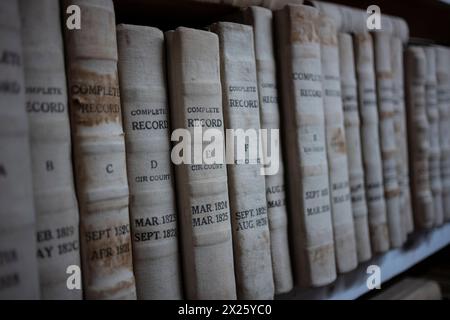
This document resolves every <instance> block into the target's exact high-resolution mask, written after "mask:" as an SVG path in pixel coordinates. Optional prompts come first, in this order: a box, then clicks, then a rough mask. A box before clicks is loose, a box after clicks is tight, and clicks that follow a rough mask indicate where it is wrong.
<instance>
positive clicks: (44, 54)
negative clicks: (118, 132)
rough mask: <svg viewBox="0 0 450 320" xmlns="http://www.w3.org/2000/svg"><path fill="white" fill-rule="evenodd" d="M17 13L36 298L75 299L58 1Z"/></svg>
mask: <svg viewBox="0 0 450 320" xmlns="http://www.w3.org/2000/svg"><path fill="white" fill-rule="evenodd" d="M20 13H21V20H22V39H23V41H22V42H23V48H24V67H25V86H26V88H25V93H26V109H27V113H28V120H29V124H30V132H31V133H32V134H30V140H31V141H30V143H31V160H32V173H33V189H34V203H35V206H36V219H37V228H36V232H37V241H38V248H37V256H38V262H39V275H40V284H41V297H42V298H43V299H51V300H52V299H81V297H82V291H81V290H79V289H78V290H77V289H73V290H69V289H68V288H67V284H66V281H67V274H66V269H67V268H68V267H69V266H71V265H76V266H79V265H80V250H79V248H80V246H79V230H78V223H79V221H78V220H79V217H78V203H77V200H76V197H75V189H74V181H73V170H72V157H71V156H72V154H71V151H72V150H71V149H72V148H71V138H70V125H69V112H68V109H67V85H66V73H65V66H64V48H63V43H62V33H61V21H60V16H59V14H60V11H59V3H58V2H57V1H51V0H38V1H29V0H21V1H20Z"/></svg>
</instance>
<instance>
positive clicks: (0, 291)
mask: <svg viewBox="0 0 450 320" xmlns="http://www.w3.org/2000/svg"><path fill="white" fill-rule="evenodd" d="M20 30H21V26H20V16H19V6H18V1H16V0H6V1H1V2H0V190H1V191H0V203H1V205H0V300H5V299H8V300H9V299H38V298H39V296H40V294H39V273H38V263H37V258H36V229H35V227H36V226H35V221H36V220H35V208H34V203H33V187H32V186H33V184H32V174H31V155H30V145H29V138H28V119H27V115H26V111H25V110H26V109H25V85H24V77H23V56H22V43H21V40H22V38H21V33H20V32H21V31H20Z"/></svg>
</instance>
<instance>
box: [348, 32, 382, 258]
mask: <svg viewBox="0 0 450 320" xmlns="http://www.w3.org/2000/svg"><path fill="white" fill-rule="evenodd" d="M354 46H355V66H356V74H357V80H358V104H359V112H360V116H361V143H362V154H363V164H364V173H365V175H364V179H365V190H366V200H367V209H368V216H369V231H370V240H371V244H372V251H373V252H374V253H381V252H385V251H387V250H388V249H389V233H388V227H387V217H386V203H385V200H384V185H383V169H382V160H381V150H380V136H379V131H378V124H379V123H378V122H379V121H378V111H377V95H376V85H375V71H374V58H373V42H372V37H371V36H370V34H368V33H358V34H355V35H354Z"/></svg>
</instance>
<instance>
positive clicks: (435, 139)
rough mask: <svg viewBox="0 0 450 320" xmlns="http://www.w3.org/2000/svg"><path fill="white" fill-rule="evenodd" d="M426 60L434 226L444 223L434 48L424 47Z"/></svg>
mask: <svg viewBox="0 0 450 320" xmlns="http://www.w3.org/2000/svg"><path fill="white" fill-rule="evenodd" d="M423 50H424V51H425V58H426V77H425V79H426V80H425V109H426V115H427V120H428V144H429V154H428V156H429V157H428V170H429V179H430V189H431V194H432V196H433V211H434V226H440V225H442V224H443V222H444V207H443V203H442V183H441V163H440V160H441V150H440V146H439V110H438V106H437V78H436V54H435V49H434V48H433V47H424V48H423Z"/></svg>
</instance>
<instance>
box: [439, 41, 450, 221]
mask: <svg viewBox="0 0 450 320" xmlns="http://www.w3.org/2000/svg"><path fill="white" fill-rule="evenodd" d="M435 50H436V78H437V103H438V109H439V143H440V146H441V182H442V200H443V203H444V220H445V221H450V70H449V67H448V66H449V64H450V56H449V54H448V53H447V48H445V47H442V46H439V47H436V49H435Z"/></svg>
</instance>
